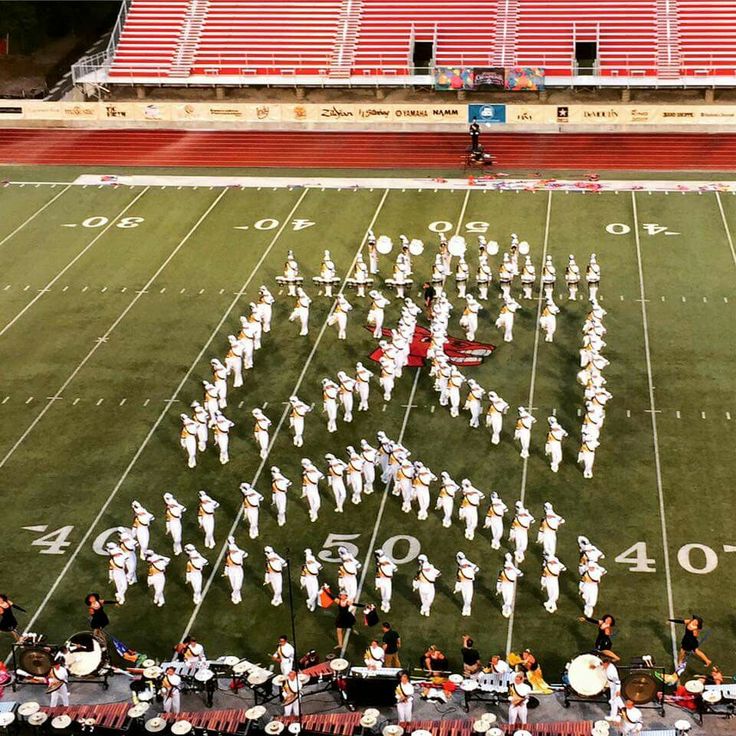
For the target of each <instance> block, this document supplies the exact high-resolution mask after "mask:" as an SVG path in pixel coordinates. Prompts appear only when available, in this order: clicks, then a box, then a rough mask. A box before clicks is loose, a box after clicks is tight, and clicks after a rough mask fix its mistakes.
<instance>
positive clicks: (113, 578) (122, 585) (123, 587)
mask: <svg viewBox="0 0 736 736" xmlns="http://www.w3.org/2000/svg"><path fill="white" fill-rule="evenodd" d="M110 582H111V583H112V584H113V585H114V586H115V600H116V601H117V602H118V603H119V604H120V605H121V606H122V605H123V604H124V603H125V594H126V592H127V591H128V578H127V577H126V575H125V570H118V569H117V568H115V569H114V570H110Z"/></svg>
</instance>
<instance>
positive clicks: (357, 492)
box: [348, 471, 363, 504]
mask: <svg viewBox="0 0 736 736" xmlns="http://www.w3.org/2000/svg"><path fill="white" fill-rule="evenodd" d="M348 485H349V486H350V487H351V488H352V489H353V496H352V502H353V503H355V504H358V503H360V502H361V500H362V499H361V493H362V492H363V473H362V472H360V471H357V472H352V473H348Z"/></svg>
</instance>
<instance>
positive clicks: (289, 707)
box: [281, 670, 302, 718]
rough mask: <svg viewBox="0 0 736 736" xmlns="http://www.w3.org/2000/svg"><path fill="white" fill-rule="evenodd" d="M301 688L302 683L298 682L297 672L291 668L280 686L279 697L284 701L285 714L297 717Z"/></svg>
mask: <svg viewBox="0 0 736 736" xmlns="http://www.w3.org/2000/svg"><path fill="white" fill-rule="evenodd" d="M301 690H302V684H301V682H299V674H298V672H297V671H296V670H291V671H290V672H289V674H288V675H287V676H286V680H284V684H283V685H282V686H281V699H282V700H283V702H284V715H285V716H296V717H297V718H298V717H299V713H300V694H301Z"/></svg>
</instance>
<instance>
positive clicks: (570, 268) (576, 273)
mask: <svg viewBox="0 0 736 736" xmlns="http://www.w3.org/2000/svg"><path fill="white" fill-rule="evenodd" d="M565 283H567V291H568V298H569V299H570V301H571V302H574V301H576V300H577V298H578V284H579V283H580V267H579V266H578V264H577V263H575V256H574V255H572V254H570V258H569V259H568V261H567V267H566V268H565Z"/></svg>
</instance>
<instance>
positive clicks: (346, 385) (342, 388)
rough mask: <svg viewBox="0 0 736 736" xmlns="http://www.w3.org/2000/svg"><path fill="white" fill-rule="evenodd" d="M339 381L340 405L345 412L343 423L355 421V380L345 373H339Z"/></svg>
mask: <svg viewBox="0 0 736 736" xmlns="http://www.w3.org/2000/svg"><path fill="white" fill-rule="evenodd" d="M337 380H338V381H339V384H338V385H339V393H338V396H339V398H340V403H341V404H342V410H343V417H342V418H343V421H344V422H352V421H353V393H354V392H355V380H354V379H352V378H350V376H348V374H347V373H345V371H338V373H337Z"/></svg>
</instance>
